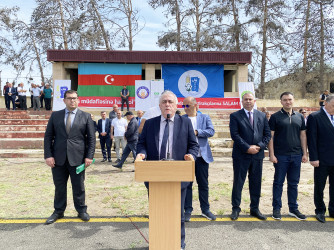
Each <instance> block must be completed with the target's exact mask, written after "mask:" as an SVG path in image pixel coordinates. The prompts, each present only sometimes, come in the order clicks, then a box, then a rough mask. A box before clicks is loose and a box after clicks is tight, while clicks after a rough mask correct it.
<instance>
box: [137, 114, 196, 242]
mask: <svg viewBox="0 0 334 250" xmlns="http://www.w3.org/2000/svg"><path fill="white" fill-rule="evenodd" d="M160 121H161V115H160V116H157V117H154V118H152V119H149V120H146V122H145V124H144V128H143V131H142V133H141V135H140V138H139V141H138V145H137V154H145V155H146V160H148V161H157V160H159V132H160ZM198 150H199V146H198V143H197V141H196V136H195V133H194V129H193V126H192V124H191V121H190V120H189V119H188V118H186V117H181V116H179V115H175V118H174V131H173V147H172V157H173V159H174V160H184V155H186V154H192V156H193V157H194V159H196V156H197V155H198ZM188 185H189V182H182V183H181V247H184V246H185V243H184V239H185V228H184V202H185V197H186V188H187V186H188Z"/></svg>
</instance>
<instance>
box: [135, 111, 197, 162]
mask: <svg viewBox="0 0 334 250" xmlns="http://www.w3.org/2000/svg"><path fill="white" fill-rule="evenodd" d="M160 120H161V115H159V116H157V117H154V118H151V119H148V120H146V122H145V124H144V128H143V131H142V133H141V134H140V137H139V141H138V144H137V154H145V155H146V160H148V161H154V160H156V161H157V160H159V131H160ZM198 149H199V146H198V143H197V141H196V136H195V133H194V129H193V126H192V124H191V121H190V119H188V118H186V117H181V116H179V115H176V114H175V118H174V132H173V147H172V157H173V159H174V160H184V155H185V154H192V156H193V157H194V159H196V157H197V155H198Z"/></svg>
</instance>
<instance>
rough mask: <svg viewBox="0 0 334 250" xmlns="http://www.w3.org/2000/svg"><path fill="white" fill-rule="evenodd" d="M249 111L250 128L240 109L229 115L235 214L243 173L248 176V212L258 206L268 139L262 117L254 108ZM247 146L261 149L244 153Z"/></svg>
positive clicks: (243, 177) (264, 117)
mask: <svg viewBox="0 0 334 250" xmlns="http://www.w3.org/2000/svg"><path fill="white" fill-rule="evenodd" d="M253 112H254V113H253V126H251V124H250V122H249V119H248V117H247V115H246V113H245V111H244V109H241V110H239V111H237V112H234V113H232V114H231V115H230V133H231V138H232V140H233V141H234V144H233V151H232V158H233V173H234V175H233V190H232V210H235V211H238V212H240V210H241V209H240V203H241V192H242V188H243V185H244V183H245V179H246V175H247V172H248V173H249V174H248V179H249V193H250V197H251V204H250V209H251V210H256V209H258V207H259V202H260V194H261V178H262V163H263V158H264V149H265V147H266V146H267V144H268V143H269V141H270V138H271V133H270V128H269V124H268V120H267V118H266V115H265V114H264V113H262V112H260V111H258V110H255V109H254V110H253ZM253 127H254V128H253ZM250 145H257V146H259V147H260V148H261V149H260V151H259V152H258V153H257V154H254V155H253V154H248V153H247V150H248V149H249V147H250Z"/></svg>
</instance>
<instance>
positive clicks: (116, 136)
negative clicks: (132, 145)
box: [110, 110, 128, 163]
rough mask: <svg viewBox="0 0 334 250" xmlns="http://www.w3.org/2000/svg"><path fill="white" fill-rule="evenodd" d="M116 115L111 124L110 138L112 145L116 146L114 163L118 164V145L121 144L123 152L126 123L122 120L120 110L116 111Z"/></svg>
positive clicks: (119, 158)
mask: <svg viewBox="0 0 334 250" xmlns="http://www.w3.org/2000/svg"><path fill="white" fill-rule="evenodd" d="M116 114H117V117H116V118H115V119H113V120H112V123H111V130H110V137H111V139H112V140H114V143H115V145H116V156H117V160H116V161H115V163H118V162H119V161H120V160H121V156H120V153H119V148H120V144H122V150H123V151H124V148H125V145H126V143H125V137H124V133H125V131H126V129H127V126H128V122H127V121H126V120H125V119H124V118H122V112H121V111H120V110H117V113H116ZM123 151H122V152H123Z"/></svg>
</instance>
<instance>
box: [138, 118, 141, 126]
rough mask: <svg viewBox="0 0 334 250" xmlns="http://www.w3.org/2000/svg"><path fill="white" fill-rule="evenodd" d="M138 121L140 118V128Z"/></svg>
mask: <svg viewBox="0 0 334 250" xmlns="http://www.w3.org/2000/svg"><path fill="white" fill-rule="evenodd" d="M140 120H141V118H138V126H140Z"/></svg>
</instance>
